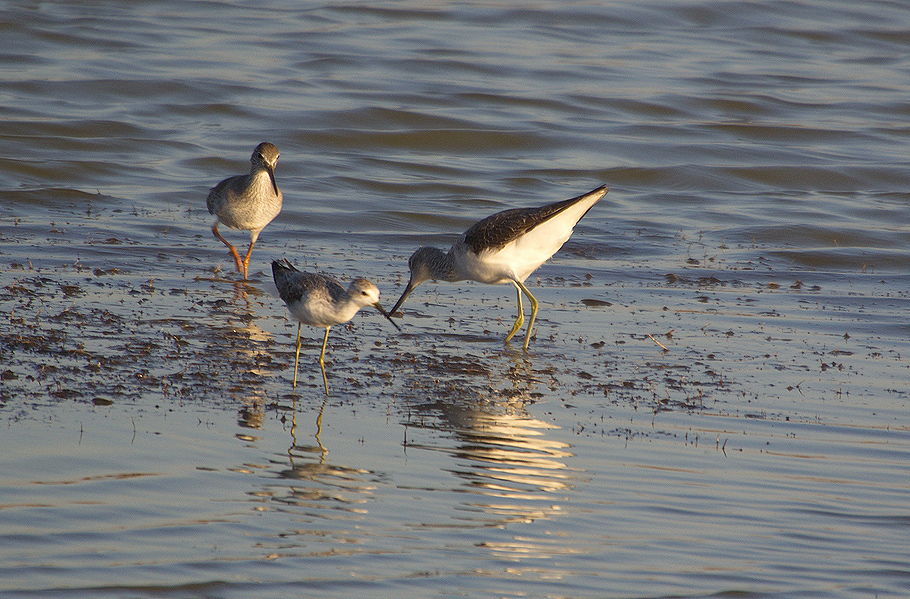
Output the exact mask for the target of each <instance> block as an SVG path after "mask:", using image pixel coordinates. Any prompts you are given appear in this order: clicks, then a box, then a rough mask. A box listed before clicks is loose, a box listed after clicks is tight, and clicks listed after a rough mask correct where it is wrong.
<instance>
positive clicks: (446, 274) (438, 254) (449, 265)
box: [420, 247, 464, 283]
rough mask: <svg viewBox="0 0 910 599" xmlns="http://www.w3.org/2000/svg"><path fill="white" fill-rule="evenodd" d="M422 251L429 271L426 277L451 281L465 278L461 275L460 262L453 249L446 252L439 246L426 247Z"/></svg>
mask: <svg viewBox="0 0 910 599" xmlns="http://www.w3.org/2000/svg"><path fill="white" fill-rule="evenodd" d="M420 251H422V252H423V253H424V256H423V262H424V264H425V265H426V267H427V270H428V271H429V273H428V274H429V276H428V277H426V278H430V279H434V280H437V281H447V282H449V283H452V282H455V281H462V280H464V277H463V276H459V273H458V263H457V261H456V260H455V255H454V254H453V252H452V250H449V252H448V253H446V252H444V251H442V250H441V249H439V248H434V247H425V248H421V250H420Z"/></svg>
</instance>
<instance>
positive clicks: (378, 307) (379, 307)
mask: <svg viewBox="0 0 910 599" xmlns="http://www.w3.org/2000/svg"><path fill="white" fill-rule="evenodd" d="M373 305H374V306H376V309H377V310H379V313H380V314H382V315H383V316H385V317H386V319H388V321H389V322H391V323H392V326H393V327H395V328H396V329H398V330H399V331H400V330H401V329H400V328H399V327H398V325H397V324H395V321H394V320H392V317H391V316H390V315H389V313H388V312H386V311H385V310H383V309H382V306H380V305H379V303H378V302H377V303H375V304H373Z"/></svg>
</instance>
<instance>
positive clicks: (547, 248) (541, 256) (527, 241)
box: [389, 186, 607, 351]
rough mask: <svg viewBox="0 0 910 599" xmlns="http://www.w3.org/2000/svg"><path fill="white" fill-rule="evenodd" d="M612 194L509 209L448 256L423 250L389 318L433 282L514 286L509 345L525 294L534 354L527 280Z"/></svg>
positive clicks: (478, 228) (485, 223) (475, 228)
mask: <svg viewBox="0 0 910 599" xmlns="http://www.w3.org/2000/svg"><path fill="white" fill-rule="evenodd" d="M606 193H607V188H606V186H602V187H598V188H597V189H595V190H593V191H590V192H588V193H586V194H582V195H580V196H578V197H575V198H571V199H568V200H563V201H561V202H555V203H553V204H547V205H546V206H541V207H539V208H513V209H511V210H503V211H502V212H497V213H496V214H494V215H492V216H488V217H487V218H485V219H483V220H481V221H479V222H477V223H475V224H474V225H473V226H472V227H471V228H470V229H468V230H467V231H465V233H464V235H462V236H461V239H459V240H458V241H457V242H455V244H454V245H453V246H452V247H451V249H449V251H448V252H443V251H442V250H440V249H439V248H435V247H422V248H419V249H418V250H417V251H416V252H414V254H412V255H411V258H410V259H409V260H408V268H409V269H410V271H411V277H410V280H409V281H408V284H407V286H406V287H405V288H404V292H403V293H402V294H401V297H400V298H399V299H398V302H396V303H395V307H393V308H392V310H391V311H390V312H389V314H390V315H392V314H395V312H397V311H398V308H399V307H401V304H402V303H403V302H404V300H405V298H407V297H408V295H410V293H411V292H412V291H414V288H415V287H417V286H418V285H420V284H421V283H423V282H424V281H428V280H430V279H434V280H439V281H448V282H455V281H465V280H469V281H478V282H480V283H489V284H501V283H512V285H514V286H515V289H516V290H517V291H518V317H517V318H516V319H515V324H513V325H512V329H511V330H510V331H509V334H508V335H506V338H505V341H506V343H508V342H509V340H511V339H512V337H513V336H515V333H517V332H518V330H519V329H520V328H521V327H522V325H523V324H524V309H523V306H522V302H521V296H522V293H523V294H524V295H525V296H527V298H528V301H529V302H530V303H531V317H530V321H529V322H528V331H527V333H526V334H525V341H524V351H528V344H529V343H530V341H531V330H532V329H533V327H534V320H535V319H536V318H537V308H538V302H537V299H536V298H535V297H534V296H533V295H532V294H531V291H530V290H529V289H528V288H527V286H525V284H524V281H525V279H527V278H528V276H529V275H530V274H531V273H532V272H534V271H535V270H537V268H538V267H539V266H540V265H541V264H543V263H544V262H546V261H547V260H549V258H550V257H551V256H552V255H553V254H555V253H556V252H557V250H559V248H561V247H562V246H563V244H564V243H565V242H566V241H568V239H569V237H570V236H571V235H572V230H573V229H574V228H575V225H576V224H577V223H578V221H580V220H581V219H582V217H584V215H585V214H587V213H588V210H590V209H591V207H592V206H594V204H596V203H597V202H598V201H600V199H601V198H602V197H604V195H606Z"/></svg>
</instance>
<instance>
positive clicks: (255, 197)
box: [206, 142, 282, 280]
mask: <svg viewBox="0 0 910 599" xmlns="http://www.w3.org/2000/svg"><path fill="white" fill-rule="evenodd" d="M277 163H278V148H276V147H275V146H274V145H272V144H270V143H268V142H263V143H261V144H259V145H258V146H256V149H255V150H253V154H252V156H250V174H249V175H236V176H234V177H228V178H227V179H225V180H224V181H222V182H221V183H219V184H218V185H216V186H215V187H213V188H212V190H211V191H210V192H209V197H208V199H206V204H208V208H209V213H210V214H213V215H214V216H215V224H213V225H212V233H214V235H215V237H217V238H218V239H220V240H221V241H222V242H223V243H224V245H226V246H228V249H229V250H230V251H231V256H233V257H234V262H235V264H236V266H237V272H239V273H241V274H242V275H243V279H244V280H246V279H247V271H248V269H249V266H250V255H251V254H252V253H253V245H254V244H255V243H256V240H257V239H258V238H259V233H260V232H261V231H262V230H263V229H264V228H265V226H266V225H267V224H269V223H270V222H272V220H273V219H274V218H275V217H276V216H278V213H279V212H281V199H282V197H281V190H280V189H278V184H277V183H276V182H275V165H276V164H277ZM219 223H221V224H223V225H225V226H228V227H230V228H231V229H239V230H243V231H249V232H250V248H249V249H248V250H247V252H246V257H245V258H243V259H241V258H240V254H238V253H237V248H235V247H234V246H233V245H231V242H229V241H228V240H227V239H225V238H224V237H223V236H222V235H221V233H219V232H218V224H219Z"/></svg>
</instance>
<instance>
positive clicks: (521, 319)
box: [506, 281, 525, 343]
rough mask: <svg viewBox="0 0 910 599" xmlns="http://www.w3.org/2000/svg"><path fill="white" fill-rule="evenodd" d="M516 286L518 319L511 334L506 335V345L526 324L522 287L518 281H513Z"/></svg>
mask: <svg viewBox="0 0 910 599" xmlns="http://www.w3.org/2000/svg"><path fill="white" fill-rule="evenodd" d="M512 283H514V285H515V291H517V292H518V318H516V319H515V324H513V325H512V329H511V330H510V331H509V334H508V335H506V343H508V342H509V339H511V338H512V337H514V336H515V333H517V332H518V329H520V328H521V325H523V324H524V322H525V311H524V306H522V305H521V287H519V285H520V283H518V282H517V281H512Z"/></svg>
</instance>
